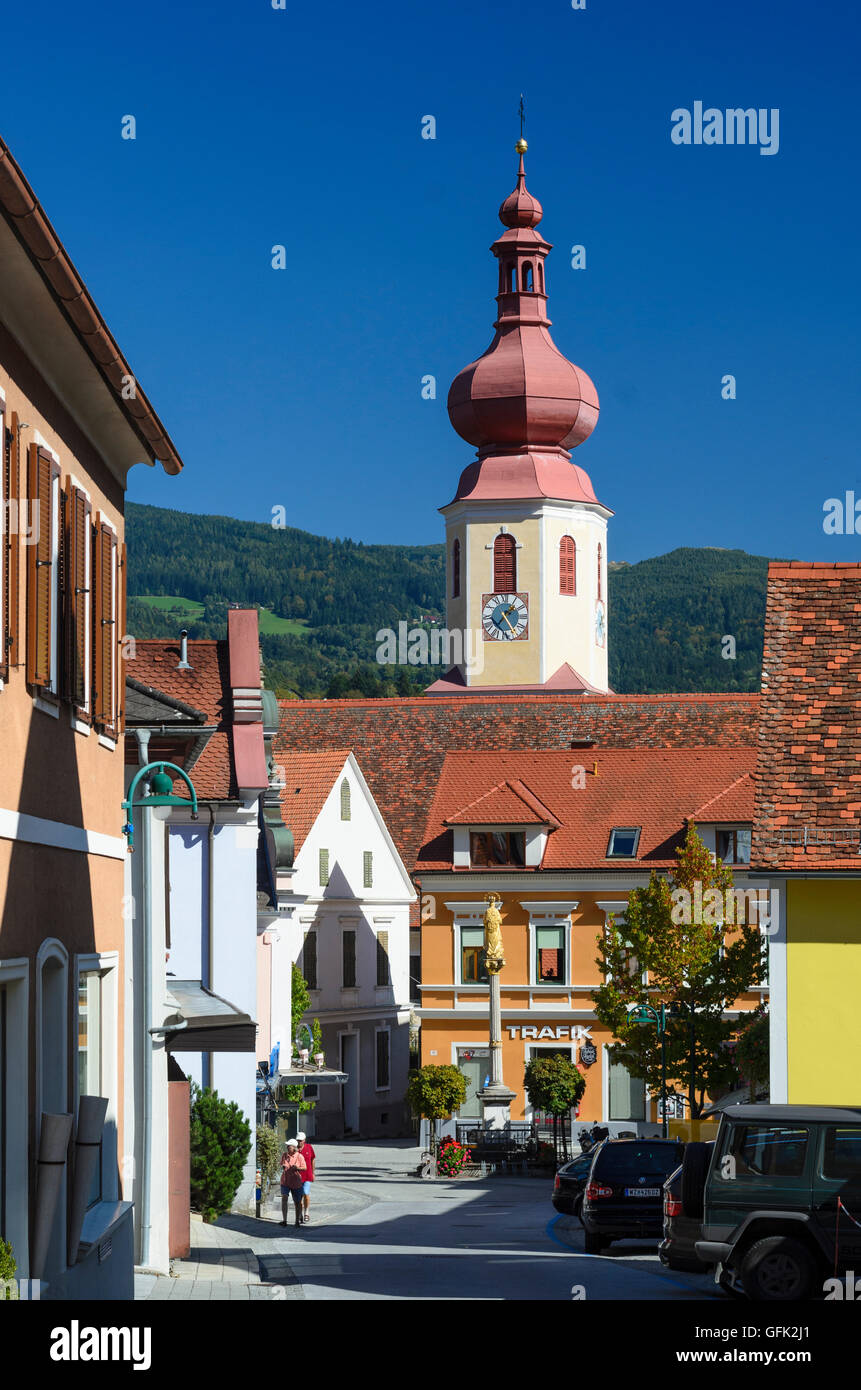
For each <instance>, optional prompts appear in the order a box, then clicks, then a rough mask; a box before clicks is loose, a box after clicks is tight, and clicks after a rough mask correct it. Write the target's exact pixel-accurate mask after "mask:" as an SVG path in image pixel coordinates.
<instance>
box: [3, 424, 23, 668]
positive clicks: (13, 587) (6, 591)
mask: <svg viewBox="0 0 861 1390" xmlns="http://www.w3.org/2000/svg"><path fill="white" fill-rule="evenodd" d="M5 423H6V416H5V412H4V415H3V424H4V426H5ZM3 500H4V502H5V503H6V504H7V507H6V529H5V533H4V535H3V537H2V540H3V557H2V564H3V623H2V630H0V676H2V677H4V678H5V677H7V676H8V674H9V671H10V669H11V668H12V667H13V666H20V664H21V662H20V659H19V655H18V560H19V555H20V547H21V532H22V530H24V528H25V527H26V526H27V524H28V513H27V510H26V507H27V502H26V498H25V499H24V501H23V504H22V501H21V496H20V478H19V469H18V416H17V415H16V414H15V412H14V411H13V412H12V421H11V428H10V429H8V430H5V432H4V436H3ZM22 506H23V508H24V511H23V513H22Z"/></svg>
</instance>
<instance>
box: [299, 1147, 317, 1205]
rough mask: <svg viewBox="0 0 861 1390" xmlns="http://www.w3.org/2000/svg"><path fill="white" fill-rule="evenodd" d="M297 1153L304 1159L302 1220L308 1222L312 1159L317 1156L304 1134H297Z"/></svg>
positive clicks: (312, 1173)
mask: <svg viewBox="0 0 861 1390" xmlns="http://www.w3.org/2000/svg"><path fill="white" fill-rule="evenodd" d="M296 1138H297V1139H298V1141H299V1153H300V1154H301V1155H302V1157H303V1158H304V1160H305V1181H304V1183H303V1184H302V1221H303V1224H304V1225H306V1226H307V1224H308V1203H309V1201H310V1198H311V1184H312V1182H313V1181H314V1159H315V1158H316V1157H317V1155H316V1154H315V1152H314V1150H313V1148H312V1147H311V1145H310V1144H309V1143H308V1140H307V1139H306V1138H305V1136H304V1134H297V1135H296Z"/></svg>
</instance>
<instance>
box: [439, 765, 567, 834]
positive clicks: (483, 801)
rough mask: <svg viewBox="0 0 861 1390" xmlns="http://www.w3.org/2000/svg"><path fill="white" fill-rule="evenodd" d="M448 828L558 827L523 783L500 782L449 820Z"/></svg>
mask: <svg viewBox="0 0 861 1390" xmlns="http://www.w3.org/2000/svg"><path fill="white" fill-rule="evenodd" d="M445 823H446V825H553V826H555V825H558V821H557V820H556V817H555V816H554V814H553V812H552V811H548V809H547V807H546V806H545V805H544V804H543V803H542V802H541V801H539V800H538V797H537V796H534V795H533V794H532V792H531V791H530V790H529V788H528V787H527V786H526V784H525V783H524V782H521V781H520V779H519V778H517V777H516V778H515V779H514V780H513V781H511V782H498V783H497V785H496V786H495V787H491V789H490V791H486V792H482V793H481V795H480V796H478V797H476V798H475V800H474V801H471V802H470V803H469V805H468V806H462V807H461V808H460V810H459V811H453V812H452V813H451V814H450V815H448V816H446V822H445Z"/></svg>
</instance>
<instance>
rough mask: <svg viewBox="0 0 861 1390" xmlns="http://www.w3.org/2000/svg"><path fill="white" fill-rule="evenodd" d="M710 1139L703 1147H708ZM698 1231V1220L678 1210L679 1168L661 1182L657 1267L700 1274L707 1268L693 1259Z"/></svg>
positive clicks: (680, 1179) (679, 1197)
mask: <svg viewBox="0 0 861 1390" xmlns="http://www.w3.org/2000/svg"><path fill="white" fill-rule="evenodd" d="M713 1144H714V1140H713V1139H710V1140H709V1142H708V1145H707V1146H706V1147H708V1148H711V1146H712V1145H713ZM701 1235H702V1230H701V1227H700V1223H699V1221H697V1220H695V1219H692V1218H690V1217H687V1216H685V1214H684V1208H683V1207H682V1165H681V1164H679V1166H678V1168H677V1169H676V1170H675V1172H674V1173H671V1174H670V1176H669V1177H668V1178H667V1181H666V1182H665V1183H664V1239H663V1240H662V1241H661V1243H660V1245H659V1246H658V1255H659V1256H660V1260H661V1264H664V1265H667V1266H668V1268H669V1269H686V1270H690V1271H692V1272H694V1273H697V1274H701V1273H702V1272H703V1271H704V1270H707V1269H708V1268H709V1266H708V1265H707V1264H703V1262H702V1260H701V1259H699V1258H698V1257H697V1252H696V1249H695V1248H694V1247H695V1245H696V1242H697V1241H698V1240H699V1239H700V1236H701Z"/></svg>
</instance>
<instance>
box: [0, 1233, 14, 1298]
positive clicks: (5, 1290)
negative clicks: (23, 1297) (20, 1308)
mask: <svg viewBox="0 0 861 1390" xmlns="http://www.w3.org/2000/svg"><path fill="white" fill-rule="evenodd" d="M17 1269H18V1266H17V1264H16V1262H15V1255H14V1252H13V1250H12V1246H11V1245H10V1244H9V1242H8V1240H3V1239H2V1238H0V1298H2V1299H3V1301H4V1303H5V1302H10V1301H12V1300H13V1299H16V1298H17V1297H18V1286H17V1284H15V1283H14V1282H13V1281H14V1279H15V1274H16V1271H17Z"/></svg>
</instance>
